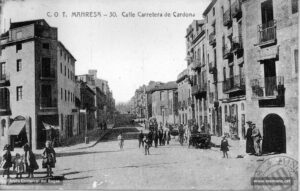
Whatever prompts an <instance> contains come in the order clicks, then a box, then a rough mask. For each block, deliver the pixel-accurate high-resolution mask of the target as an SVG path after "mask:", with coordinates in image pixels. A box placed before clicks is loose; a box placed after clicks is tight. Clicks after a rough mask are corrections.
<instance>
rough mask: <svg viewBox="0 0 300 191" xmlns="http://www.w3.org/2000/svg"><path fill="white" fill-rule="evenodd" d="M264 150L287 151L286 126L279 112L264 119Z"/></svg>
mask: <svg viewBox="0 0 300 191" xmlns="http://www.w3.org/2000/svg"><path fill="white" fill-rule="evenodd" d="M262 152H263V153H271V152H275V153H285V152H286V135H285V126H284V122H283V120H282V118H281V117H280V116H279V115H277V114H269V115H267V116H266V117H265V118H264V120H263V143H262Z"/></svg>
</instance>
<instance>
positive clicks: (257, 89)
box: [250, 76, 284, 99]
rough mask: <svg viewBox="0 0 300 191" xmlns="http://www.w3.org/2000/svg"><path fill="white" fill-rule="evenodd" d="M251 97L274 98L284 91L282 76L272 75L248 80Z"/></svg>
mask: <svg viewBox="0 0 300 191" xmlns="http://www.w3.org/2000/svg"><path fill="white" fill-rule="evenodd" d="M250 83H251V88H252V97H253V98H260V99H269V98H275V97H277V96H278V95H282V94H283V93H284V77H283V76H273V77H265V78H259V79H253V80H251V81H250Z"/></svg>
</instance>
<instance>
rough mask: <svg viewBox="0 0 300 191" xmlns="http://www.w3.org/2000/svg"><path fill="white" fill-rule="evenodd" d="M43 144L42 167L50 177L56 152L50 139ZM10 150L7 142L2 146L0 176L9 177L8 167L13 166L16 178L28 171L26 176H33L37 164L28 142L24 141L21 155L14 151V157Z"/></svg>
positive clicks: (37, 166)
mask: <svg viewBox="0 0 300 191" xmlns="http://www.w3.org/2000/svg"><path fill="white" fill-rule="evenodd" d="M45 145H46V146H45V149H44V151H43V156H42V157H43V161H42V167H43V168H46V169H47V177H50V176H52V173H53V172H52V168H54V167H55V163H56V153H55V151H54V149H53V147H52V144H51V142H50V141H47V142H46V144H45ZM11 150H12V149H11V146H10V145H9V144H6V145H5V146H4V149H3V151H4V154H3V156H2V161H1V168H2V169H3V170H4V171H3V174H2V176H3V177H4V175H5V174H6V175H7V178H10V168H11V167H13V171H15V172H16V178H22V174H23V173H28V176H27V178H33V174H34V171H35V170H37V169H39V165H38V163H37V161H36V157H35V154H34V153H33V151H32V149H31V147H30V146H29V144H27V143H26V144H25V145H24V146H23V150H24V154H23V155H21V154H19V153H16V155H15V157H12V154H11Z"/></svg>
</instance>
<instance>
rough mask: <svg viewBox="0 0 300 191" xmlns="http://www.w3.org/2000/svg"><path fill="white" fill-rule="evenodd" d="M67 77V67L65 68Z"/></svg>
mask: <svg viewBox="0 0 300 191" xmlns="http://www.w3.org/2000/svg"><path fill="white" fill-rule="evenodd" d="M65 76H67V67H66V66H65Z"/></svg>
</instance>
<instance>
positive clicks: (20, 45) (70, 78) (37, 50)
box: [0, 19, 78, 149]
mask: <svg viewBox="0 0 300 191" xmlns="http://www.w3.org/2000/svg"><path fill="white" fill-rule="evenodd" d="M0 41H1V42H0V43H1V51H0V52H1V55H0V86H1V88H0V98H1V99H0V109H1V112H0V123H1V127H0V128H1V136H0V144H1V145H3V144H6V143H10V144H12V145H13V146H14V147H21V146H23V145H24V144H25V143H26V142H29V144H30V145H31V146H32V148H33V149H36V148H42V147H43V146H44V144H45V141H46V140H49V139H50V140H54V139H55V140H56V141H58V139H60V140H61V139H64V138H67V137H69V136H72V135H73V134H74V133H75V132H76V127H77V123H78V113H76V106H75V96H74V91H75V76H74V74H75V61H76V60H75V58H74V57H73V56H72V54H71V53H70V52H69V51H68V50H67V48H66V47H65V46H64V45H63V44H62V43H61V42H60V41H58V39H57V28H55V27H51V26H49V24H48V23H47V22H46V21H45V20H43V19H41V20H31V21H24V22H14V23H11V24H10V28H9V30H8V31H7V32H5V33H4V34H2V35H1V40H0Z"/></svg>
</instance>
